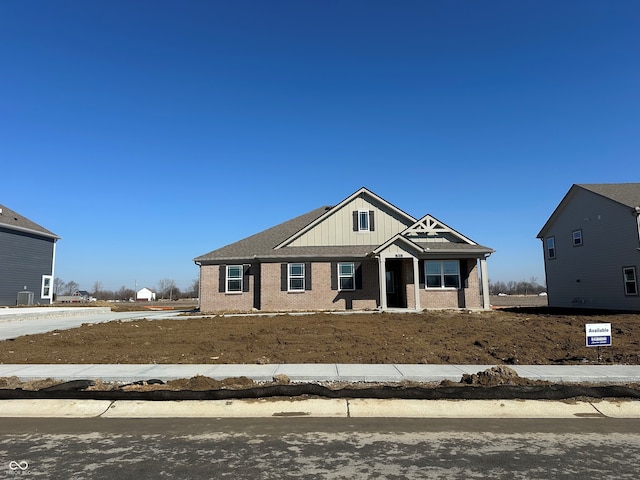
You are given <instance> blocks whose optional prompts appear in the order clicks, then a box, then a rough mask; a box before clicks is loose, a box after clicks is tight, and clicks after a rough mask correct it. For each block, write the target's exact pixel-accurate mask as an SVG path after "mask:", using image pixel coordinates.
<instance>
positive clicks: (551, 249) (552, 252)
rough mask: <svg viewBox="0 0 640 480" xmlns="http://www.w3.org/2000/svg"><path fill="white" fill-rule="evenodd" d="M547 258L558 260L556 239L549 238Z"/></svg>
mask: <svg viewBox="0 0 640 480" xmlns="http://www.w3.org/2000/svg"><path fill="white" fill-rule="evenodd" d="M547 258H556V239H555V238H554V237H549V238H547Z"/></svg>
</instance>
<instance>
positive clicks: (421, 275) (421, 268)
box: [418, 260, 426, 289]
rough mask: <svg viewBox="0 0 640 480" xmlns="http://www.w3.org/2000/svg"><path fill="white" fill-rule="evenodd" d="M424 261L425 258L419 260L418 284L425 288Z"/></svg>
mask: <svg viewBox="0 0 640 480" xmlns="http://www.w3.org/2000/svg"><path fill="white" fill-rule="evenodd" d="M424 262H425V260H418V285H419V286H420V288H422V289H424V288H425V283H424V282H425V280H426V279H425V278H424Z"/></svg>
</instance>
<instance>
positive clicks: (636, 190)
mask: <svg viewBox="0 0 640 480" xmlns="http://www.w3.org/2000/svg"><path fill="white" fill-rule="evenodd" d="M577 185H578V186H579V187H581V188H584V189H585V190H589V191H591V192H594V193H597V194H598V195H602V196H603V197H607V198H610V199H611V200H614V201H616V202H618V203H621V204H623V205H626V206H628V207H631V208H635V207H640V183H591V184H577Z"/></svg>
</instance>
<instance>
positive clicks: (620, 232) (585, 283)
mask: <svg viewBox="0 0 640 480" xmlns="http://www.w3.org/2000/svg"><path fill="white" fill-rule="evenodd" d="M639 215H640V183H617V184H585V185H573V186H572V187H571V188H570V189H569V191H568V192H567V194H566V195H565V196H564V198H563V199H562V201H561V202H560V204H559V205H558V207H557V208H556V209H555V211H554V212H553V213H552V215H551V217H549V220H547V222H546V223H545V225H544V226H543V227H542V230H540V233H538V238H539V239H540V240H542V242H543V243H542V244H543V250H544V265H545V274H546V279H547V293H548V301H549V306H553V307H584V308H602V309H609V310H636V311H638V310H640V296H639V295H638V268H639V266H640V220H639V219H640V217H639Z"/></svg>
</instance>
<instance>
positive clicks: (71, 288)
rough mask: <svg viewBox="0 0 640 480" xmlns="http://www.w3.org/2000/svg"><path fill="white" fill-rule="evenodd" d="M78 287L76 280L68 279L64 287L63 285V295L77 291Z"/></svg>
mask: <svg viewBox="0 0 640 480" xmlns="http://www.w3.org/2000/svg"><path fill="white" fill-rule="evenodd" d="M79 289H80V285H78V284H77V283H76V282H74V281H73V280H69V281H68V282H67V283H66V285H65V287H64V293H63V295H71V294H72V293H73V292H75V291H77V290H79Z"/></svg>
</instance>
